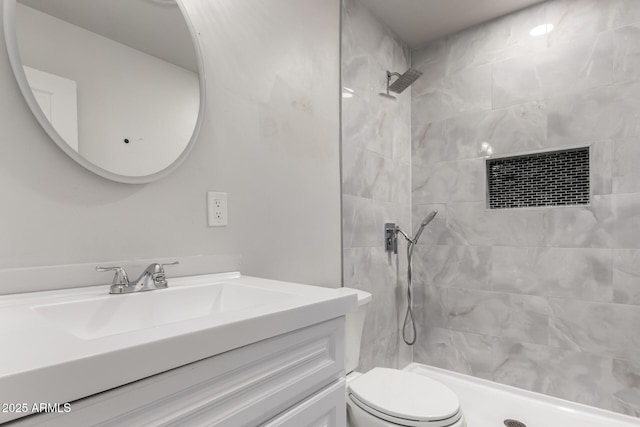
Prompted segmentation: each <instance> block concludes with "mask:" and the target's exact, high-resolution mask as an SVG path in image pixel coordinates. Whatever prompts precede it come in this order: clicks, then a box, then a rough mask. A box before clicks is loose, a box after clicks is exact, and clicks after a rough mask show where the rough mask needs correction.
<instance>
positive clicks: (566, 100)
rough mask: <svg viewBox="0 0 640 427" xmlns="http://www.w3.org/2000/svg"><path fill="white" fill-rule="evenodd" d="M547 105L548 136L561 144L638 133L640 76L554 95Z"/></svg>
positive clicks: (639, 125) (639, 130)
mask: <svg viewBox="0 0 640 427" xmlns="http://www.w3.org/2000/svg"><path fill="white" fill-rule="evenodd" d="M547 108H548V121H547V137H548V138H549V140H550V141H552V142H553V143H556V144H558V145H562V144H565V145H576V144H584V143H589V142H593V141H600V140H606V139H623V138H625V137H629V136H638V135H640V121H638V117H640V80H636V81H633V82H629V83H622V84H618V85H613V86H604V87H600V88H595V89H591V90H587V91H585V92H579V93H577V94H573V95H567V96H561V97H557V98H553V99H551V100H549V101H548V102H547Z"/></svg>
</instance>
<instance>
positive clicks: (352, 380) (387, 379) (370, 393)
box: [342, 288, 466, 427]
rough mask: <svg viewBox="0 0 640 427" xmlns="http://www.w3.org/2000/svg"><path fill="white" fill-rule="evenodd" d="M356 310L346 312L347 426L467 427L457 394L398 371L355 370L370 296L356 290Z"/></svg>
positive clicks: (441, 385) (427, 379)
mask: <svg viewBox="0 0 640 427" xmlns="http://www.w3.org/2000/svg"><path fill="white" fill-rule="evenodd" d="M342 292H345V293H356V294H357V295H358V309H357V311H356V312H353V313H349V314H347V316H346V334H345V338H346V343H345V344H346V345H345V347H346V360H345V364H346V370H347V423H348V425H349V427H406V426H411V427H427V426H428V427H466V422H465V419H464V417H463V415H462V411H461V409H460V400H459V399H458V396H456V394H455V393H454V392H453V391H452V390H451V389H449V388H448V387H447V386H445V385H444V384H441V383H439V382H437V381H434V380H432V379H429V378H427V377H425V376H423V375H418V374H414V373H411V372H406V371H400V370H398V369H387V368H374V369H372V370H371V371H369V372H367V373H365V374H361V373H359V372H356V371H355V369H356V368H357V366H358V359H359V357H360V340H361V338H362V329H363V327H364V319H365V316H366V314H367V304H369V302H370V301H371V294H370V293H368V292H364V291H360V290H357V289H349V288H342Z"/></svg>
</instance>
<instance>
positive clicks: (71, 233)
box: [0, 0, 341, 292]
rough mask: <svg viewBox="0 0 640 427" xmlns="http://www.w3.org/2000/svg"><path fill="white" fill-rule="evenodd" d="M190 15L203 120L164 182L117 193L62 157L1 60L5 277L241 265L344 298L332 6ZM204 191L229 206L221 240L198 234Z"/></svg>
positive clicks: (0, 250)
mask: <svg viewBox="0 0 640 427" xmlns="http://www.w3.org/2000/svg"><path fill="white" fill-rule="evenodd" d="M185 3H186V8H187V10H188V12H189V15H190V16H191V19H192V20H193V21H194V25H195V27H196V30H197V32H198V33H199V35H200V42H201V49H202V52H203V57H204V60H205V70H206V73H207V109H206V118H205V120H204V123H203V126H202V130H201V133H200V137H199V140H198V142H197V144H196V146H195V148H194V150H193V151H192V153H191V155H190V156H189V157H188V159H187V160H186V161H185V162H184V164H183V165H182V166H181V167H180V168H179V169H178V170H177V171H176V172H174V173H173V174H172V175H170V176H169V177H167V178H165V179H163V180H161V181H159V182H155V183H151V184H147V185H142V186H131V185H124V184H117V183H113V182H110V181H107V180H104V179H102V178H100V177H98V176H95V175H93V174H91V173H90V172H88V171H86V170H85V169H83V168H82V167H80V166H78V165H77V164H75V163H74V162H73V161H71V160H70V159H69V158H68V157H66V155H65V154H64V153H63V152H62V151H61V150H60V149H59V148H58V147H57V146H55V144H53V143H52V142H51V141H50V140H49V138H48V137H47V135H46V134H45V133H44V131H43V130H42V129H41V128H40V127H39V125H38V123H37V122H36V120H35V118H34V117H33V116H32V114H31V112H30V111H29V109H28V107H27V105H26V103H25V102H24V100H23V99H22V96H21V95H20V92H19V90H18V87H17V85H16V83H15V81H14V78H13V75H12V72H11V68H10V65H9V62H8V59H7V56H6V54H5V52H0V93H2V97H0V129H2V131H3V134H2V143H1V145H0V146H1V147H2V154H1V155H0V199H1V200H2V213H1V217H0V236H1V237H0V268H8V267H28V266H37V265H55V264H69V263H84V262H105V261H110V260H121V259H134V258H160V257H163V258H166V257H172V256H187V255H196V254H229V253H238V254H241V255H242V257H243V264H242V265H243V267H242V270H243V272H244V273H246V274H251V275H256V276H263V277H270V278H276V279H283V280H292V281H299V282H303V283H309V284H318V285H325V286H339V284H340V256H341V255H340V175H339V143H338V135H339V128H338V122H339V117H338V102H339V91H338V84H339V49H338V46H339V44H338V43H339V13H340V11H339V2H338V0H332V1H328V0H270V1H269V2H264V1H262V0H245V1H242V2H237V1H233V0H219V1H216V2H211V1H208V0H185ZM310 16H312V17H313V19H308V17H310ZM0 46H2V48H0V50H2V51H4V50H5V49H4V43H2V42H0ZM208 190H209V191H210V190H217V191H226V192H228V194H229V226H228V227H227V228H207V226H206V212H205V193H206V191H208ZM134 274H135V273H134ZM108 281H109V279H106V278H105V282H108ZM3 286H6V284H4V283H3V284H0V292H2V287H3Z"/></svg>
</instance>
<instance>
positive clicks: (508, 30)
mask: <svg viewBox="0 0 640 427" xmlns="http://www.w3.org/2000/svg"><path fill="white" fill-rule="evenodd" d="M545 15H546V10H545V6H544V5H535V6H533V7H530V8H527V9H524V10H521V11H518V12H515V13H512V14H511V15H509V19H503V20H500V22H499V25H497V21H493V22H489V23H486V24H483V25H479V26H476V27H473V28H470V29H467V30H463V31H461V32H459V33H457V34H454V35H452V36H450V37H447V39H446V41H447V68H446V70H447V74H452V73H455V72H457V71H459V70H463V69H469V68H475V67H479V66H483V65H486V64H491V63H495V62H498V61H503V60H505V59H508V58H512V57H514V56H529V55H531V54H533V53H535V52H538V51H540V50H543V49H545V48H546V45H547V39H546V37H536V38H533V37H531V36H530V35H529V30H530V29H531V28H533V27H535V26H537V25H540V23H541V22H545Z"/></svg>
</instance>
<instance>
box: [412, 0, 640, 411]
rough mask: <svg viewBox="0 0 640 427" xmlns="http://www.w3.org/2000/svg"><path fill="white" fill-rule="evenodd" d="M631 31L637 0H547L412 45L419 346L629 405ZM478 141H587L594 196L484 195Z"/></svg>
mask: <svg viewBox="0 0 640 427" xmlns="http://www.w3.org/2000/svg"><path fill="white" fill-rule="evenodd" d="M545 22H549V23H552V24H553V25H554V26H555V28H554V30H553V31H552V32H551V33H549V34H546V35H544V36H541V37H530V36H529V34H528V32H529V30H530V29H531V28H533V27H535V26H537V25H540V24H542V23H545ZM637 42H640V1H638V0H549V1H546V2H541V3H540V4H538V5H536V6H534V7H531V8H528V9H524V10H523V11H520V12H518V13H516V14H510V15H507V16H505V17H501V18H498V19H496V20H494V21H491V22H488V23H485V24H482V25H480V26H477V27H474V28H471V29H467V30H464V31H461V32H459V33H457V34H454V35H452V36H449V37H446V38H444V39H441V40H438V41H436V42H433V43H431V44H430V45H429V46H427V47H425V48H424V49H418V50H417V51H414V52H413V65H415V66H416V67H418V68H421V69H422V70H423V71H424V72H425V75H423V76H422V77H421V79H420V80H419V81H418V82H416V84H415V85H414V88H413V100H412V111H411V114H412V129H411V136H412V141H411V149H412V157H411V167H412V169H413V171H412V202H413V206H412V221H413V223H414V224H417V223H419V222H420V221H421V218H423V217H424V215H426V214H427V213H428V212H429V211H430V210H431V209H438V210H439V211H440V212H441V213H440V214H438V216H437V217H436V219H435V220H434V222H433V223H432V224H431V225H430V227H429V228H428V229H427V231H425V235H426V237H427V239H425V238H424V237H423V240H422V241H421V242H420V245H418V248H417V249H416V251H415V262H414V278H415V279H416V280H415V283H416V287H417V288H416V303H417V309H418V310H417V312H416V313H417V320H418V330H419V335H418V343H417V344H416V347H415V349H414V360H416V361H418V362H423V363H427V364H433V365H435V366H440V367H443V368H446V369H452V370H455V371H458V372H463V373H468V374H471V375H476V376H479V377H482V378H488V379H492V380H494V381H498V382H503V383H506V384H510V385H514V386H517V387H523V388H526V389H530V390H533V391H537V392H541V393H546V394H549V395H552V396H557V397H560V398H564V399H569V400H573V401H576V402H581V403H585V404H589V405H594V406H599V407H602V408H605V409H613V410H616V411H619V412H624V413H628V414H632V415H638V406H640V404H638V403H636V402H638V401H639V398H638V389H639V388H640V386H638V380H637V378H638V377H637V376H638V371H639V370H640V368H638V364H640V359H638V357H640V356H638V355H639V354H640V336H638V334H636V333H634V331H636V330H639V329H640V270H638V268H639V267H637V266H638V265H640V262H639V261H640V257H639V255H638V252H639V251H640V243H639V242H640V172H638V170H640V168H638V167H637V164H638V163H640V149H639V148H638V147H640V143H639V142H640V141H638V138H640V120H639V119H640V74H639V72H640V49H639V48H638V47H637V45H638V43H637ZM487 69H490V70H491V76H489V78H490V81H489V82H488V83H486V80H484V79H485V78H486V75H485V74H483V73H484V72H485V70H487ZM461 76H465V77H466V81H465V82H462V80H461V79H459V78H460V77H461ZM456 79H458V80H460V83H459V82H458V80H456ZM483 81H484V82H485V83H482V82H483ZM476 84H477V85H478V86H476ZM479 86H482V87H479ZM487 89H490V91H491V93H490V94H489V95H490V97H491V104H490V105H488V104H487V103H486V98H485V96H486V95H487V92H486V90H487ZM484 142H486V143H488V144H489V145H490V146H491V148H492V149H493V153H494V155H518V154H525V153H530V152H537V151H542V150H556V149H563V148H570V147H578V146H590V149H591V150H590V157H591V159H590V163H591V176H590V178H591V188H590V191H591V198H590V204H589V205H587V206H570V207H544V208H525V209H500V210H489V209H487V207H486V201H485V197H486V196H485V194H483V193H484V191H485V190H484V187H481V186H480V185H479V184H478V183H475V184H473V183H472V182H471V181H472V180H473V178H471V179H469V177H477V179H478V180H481V181H482V185H483V186H484V185H485V184H484V183H485V181H486V177H485V175H484V173H485V172H484V170H480V173H478V172H477V169H476V170H475V171H476V172H475V174H474V172H473V169H472V170H469V168H466V167H461V165H465V163H464V161H466V160H479V161H480V162H481V163H483V162H484V160H483V159H482V158H481V156H483V155H485V154H484V153H481V152H480V146H481V144H482V143H484ZM471 164H472V163H471ZM483 166H484V165H483ZM474 197H477V198H476V199H475V200H473V198H474ZM427 233H428V234H427ZM614 359H615V360H614Z"/></svg>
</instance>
